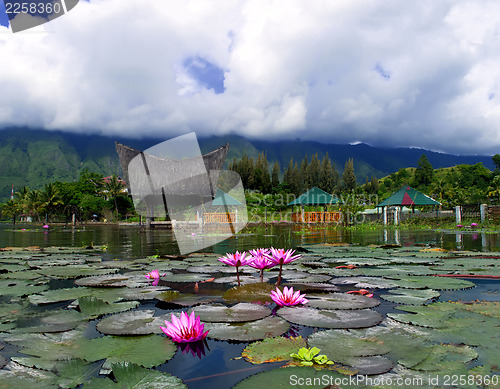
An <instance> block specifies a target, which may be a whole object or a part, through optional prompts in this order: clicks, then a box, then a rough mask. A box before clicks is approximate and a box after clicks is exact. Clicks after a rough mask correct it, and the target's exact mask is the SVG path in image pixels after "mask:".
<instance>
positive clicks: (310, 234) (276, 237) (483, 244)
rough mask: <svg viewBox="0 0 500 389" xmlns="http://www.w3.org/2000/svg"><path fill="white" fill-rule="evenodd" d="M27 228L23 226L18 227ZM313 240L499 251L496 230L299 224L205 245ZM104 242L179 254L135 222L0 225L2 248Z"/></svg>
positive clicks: (159, 233)
mask: <svg viewBox="0 0 500 389" xmlns="http://www.w3.org/2000/svg"><path fill="white" fill-rule="evenodd" d="M23 228H24V229H25V231H23V230H22V229H23ZM314 243H357V244H360V245H370V244H384V243H390V244H391V243H392V244H402V245H403V246H412V245H414V244H432V245H435V246H437V247H442V248H445V249H448V250H452V249H458V250H474V251H500V234H499V233H494V234H492V233H484V232H474V231H467V230H464V231H444V230H442V231H435V230H407V229H401V230H393V229H388V230H382V229H378V230H352V231H345V230H340V229H333V228H321V227H309V226H306V227H301V226H298V225H291V224H288V225H268V227H267V228H266V227H264V226H247V227H246V228H245V229H244V230H243V231H242V233H240V234H239V235H238V236H237V237H233V238H231V239H228V240H226V241H223V242H221V243H219V244H217V245H215V246H212V247H209V248H207V249H205V250H204V251H206V252H216V253H220V254H225V253H227V252H234V251H236V250H239V251H242V250H249V249H252V248H257V247H271V246H274V247H296V246H302V245H307V244H314ZM92 244H93V245H107V247H108V249H107V251H106V253H105V255H104V259H115V258H120V259H127V258H140V257H146V256H149V255H154V254H178V253H179V251H178V249H177V245H176V242H175V238H174V235H173V232H172V231H171V230H167V229H156V230H148V231H145V230H141V229H140V228H139V227H138V226H130V225H129V226H118V225H92V224H91V223H89V224H87V225H86V226H84V227H83V226H78V227H77V228H75V229H72V228H64V227H62V226H55V227H52V228H51V231H50V232H48V233H45V232H44V231H41V229H40V227H39V226H38V228H34V226H31V225H15V226H13V225H6V224H4V225H0V247H6V246H13V247H26V246H40V247H49V246H70V247H82V246H89V245H92Z"/></svg>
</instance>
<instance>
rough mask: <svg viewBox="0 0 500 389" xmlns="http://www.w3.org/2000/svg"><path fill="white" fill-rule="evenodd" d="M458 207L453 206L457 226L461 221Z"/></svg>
mask: <svg viewBox="0 0 500 389" xmlns="http://www.w3.org/2000/svg"><path fill="white" fill-rule="evenodd" d="M461 211H462V210H461V208H460V205H457V206H455V220H456V222H457V224H459V223H460V222H461V221H462V212H461Z"/></svg>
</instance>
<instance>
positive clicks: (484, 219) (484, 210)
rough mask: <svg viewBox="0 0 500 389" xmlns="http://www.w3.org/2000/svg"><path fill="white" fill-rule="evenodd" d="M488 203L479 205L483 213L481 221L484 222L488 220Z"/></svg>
mask: <svg viewBox="0 0 500 389" xmlns="http://www.w3.org/2000/svg"><path fill="white" fill-rule="evenodd" d="M487 207H488V206H487V205H486V204H481V205H480V206H479V212H480V213H481V223H484V222H485V221H486V209H487Z"/></svg>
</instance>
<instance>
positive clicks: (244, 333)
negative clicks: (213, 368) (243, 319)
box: [205, 316, 289, 342]
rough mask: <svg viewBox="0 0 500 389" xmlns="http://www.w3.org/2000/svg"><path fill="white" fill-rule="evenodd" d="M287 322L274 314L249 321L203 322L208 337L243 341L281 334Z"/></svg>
mask: <svg viewBox="0 0 500 389" xmlns="http://www.w3.org/2000/svg"><path fill="white" fill-rule="evenodd" d="M288 328H289V325H288V323H287V322H286V321H285V320H283V319H281V318H279V317H276V316H268V317H266V318H264V319H261V320H256V321H252V322H249V323H205V331H206V330H208V331H209V333H208V337H209V338H211V339H218V340H240V341H244V342H248V341H254V340H261V339H264V338H272V337H275V336H280V335H283V334H284V333H285V332H287V331H288Z"/></svg>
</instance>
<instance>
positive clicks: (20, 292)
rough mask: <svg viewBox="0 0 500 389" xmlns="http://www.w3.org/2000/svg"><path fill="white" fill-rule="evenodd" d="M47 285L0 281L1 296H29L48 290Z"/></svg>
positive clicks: (9, 280) (8, 280) (21, 281)
mask: <svg viewBox="0 0 500 389" xmlns="http://www.w3.org/2000/svg"><path fill="white" fill-rule="evenodd" d="M48 288H49V287H48V285H46V284H40V283H37V284H33V283H29V282H27V281H24V280H14V279H7V280H6V279H3V280H0V296H29V295H30V294H34V293H40V292H43V291H44V290H47V289H48Z"/></svg>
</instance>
